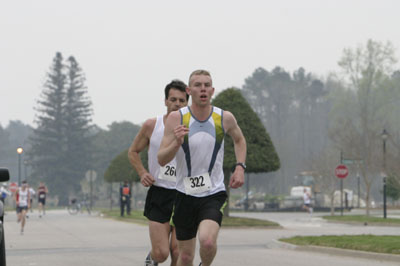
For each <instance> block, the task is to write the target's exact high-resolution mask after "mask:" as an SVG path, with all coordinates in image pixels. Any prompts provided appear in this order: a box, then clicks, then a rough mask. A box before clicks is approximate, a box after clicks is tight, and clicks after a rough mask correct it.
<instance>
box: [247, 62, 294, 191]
mask: <svg viewBox="0 0 400 266" xmlns="http://www.w3.org/2000/svg"><path fill="white" fill-rule="evenodd" d="M243 95H244V96H245V98H246V99H247V100H248V102H249V103H250V105H251V106H252V107H253V108H254V110H255V112H256V113H257V114H258V116H259V117H260V118H261V121H262V122H263V123H264V126H265V127H267V128H269V129H270V134H271V137H272V139H274V140H275V143H276V148H277V151H278V152H279V154H280V156H281V157H282V158H284V157H285V154H286V151H287V153H288V154H290V153H292V152H293V151H288V149H290V150H292V148H293V146H290V145H289V146H286V145H285V143H287V135H288V133H289V131H288V130H286V128H287V123H288V121H289V115H290V106H291V105H292V102H293V81H292V79H291V76H290V74H289V73H288V72H286V71H285V70H284V69H283V68H281V67H279V66H278V67H275V68H274V69H273V70H272V71H271V72H268V71H266V70H265V69H263V68H258V69H256V70H255V71H254V73H253V75H252V76H251V77H249V78H247V79H246V80H245V85H244V86H243ZM285 162H288V160H283V161H282V167H281V168H280V171H279V172H278V178H279V179H278V184H279V185H278V186H277V188H278V191H279V192H282V191H285V187H286V168H287V167H288V166H286V163H285ZM278 191H277V192H278Z"/></svg>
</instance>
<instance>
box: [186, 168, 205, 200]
mask: <svg viewBox="0 0 400 266" xmlns="http://www.w3.org/2000/svg"><path fill="white" fill-rule="evenodd" d="M183 182H184V184H185V191H186V194H188V195H195V194H200V193H203V192H206V191H209V190H211V179H210V175H209V174H208V173H205V174H202V175H197V176H191V177H185V178H184V179H183Z"/></svg>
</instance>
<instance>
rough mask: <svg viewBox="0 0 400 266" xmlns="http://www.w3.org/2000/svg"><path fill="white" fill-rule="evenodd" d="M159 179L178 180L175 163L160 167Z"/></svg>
mask: <svg viewBox="0 0 400 266" xmlns="http://www.w3.org/2000/svg"><path fill="white" fill-rule="evenodd" d="M158 178H159V179H162V180H166V181H172V182H176V169H175V166H173V165H169V164H167V165H165V166H164V167H160V174H159V175H158Z"/></svg>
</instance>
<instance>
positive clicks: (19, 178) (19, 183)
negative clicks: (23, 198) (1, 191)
mask: <svg viewBox="0 0 400 266" xmlns="http://www.w3.org/2000/svg"><path fill="white" fill-rule="evenodd" d="M23 152H24V149H22V148H21V147H18V148H17V153H18V186H21V154H22V153H23Z"/></svg>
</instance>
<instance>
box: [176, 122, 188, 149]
mask: <svg viewBox="0 0 400 266" xmlns="http://www.w3.org/2000/svg"><path fill="white" fill-rule="evenodd" d="M188 133H189V128H187V127H186V126H184V125H179V126H177V127H175V129H174V134H175V139H176V141H177V142H178V144H179V146H180V145H182V143H183V140H184V138H185V135H187V134H188Z"/></svg>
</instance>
